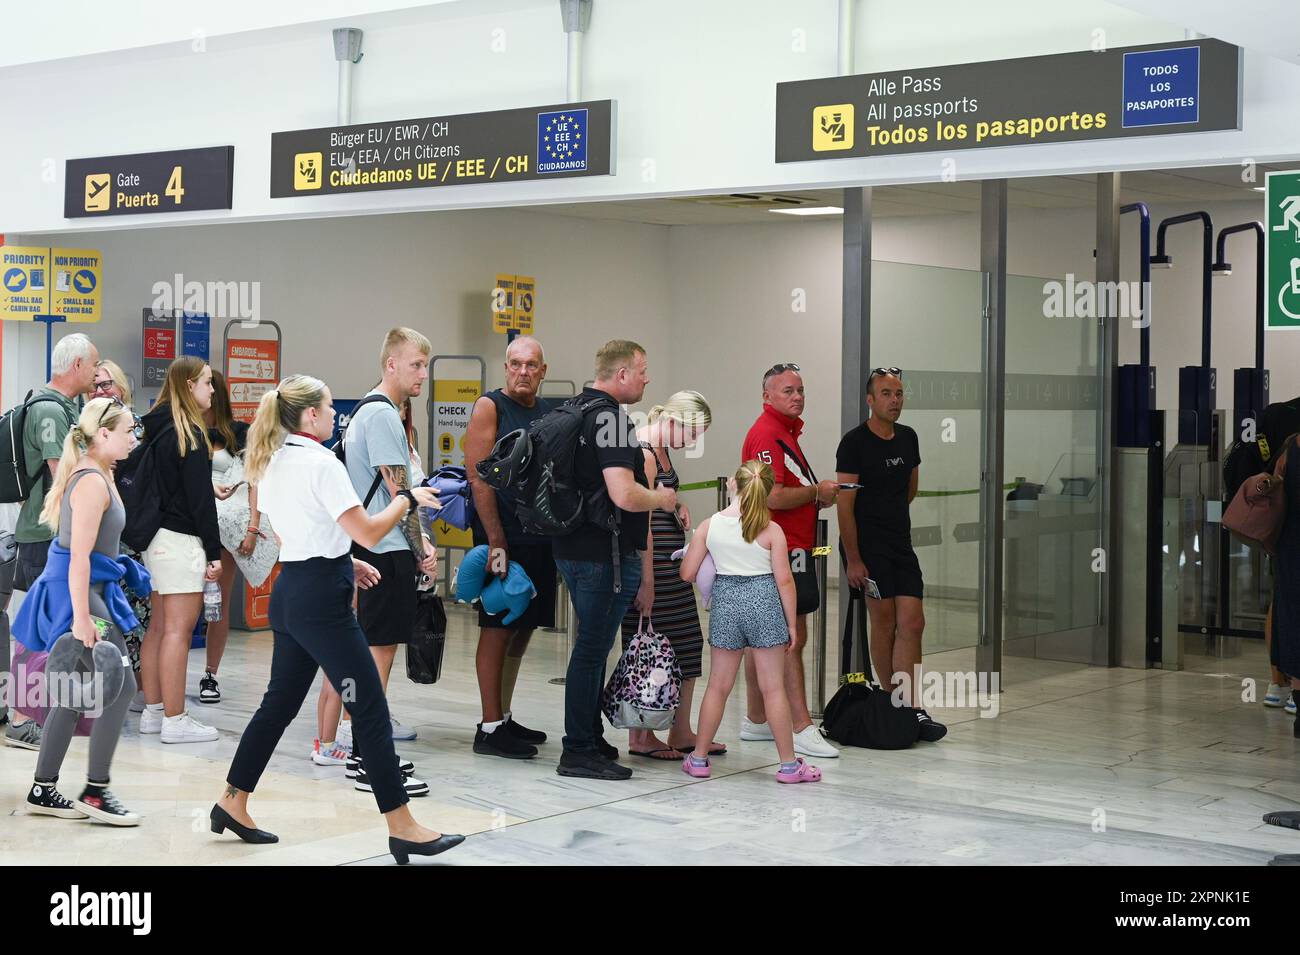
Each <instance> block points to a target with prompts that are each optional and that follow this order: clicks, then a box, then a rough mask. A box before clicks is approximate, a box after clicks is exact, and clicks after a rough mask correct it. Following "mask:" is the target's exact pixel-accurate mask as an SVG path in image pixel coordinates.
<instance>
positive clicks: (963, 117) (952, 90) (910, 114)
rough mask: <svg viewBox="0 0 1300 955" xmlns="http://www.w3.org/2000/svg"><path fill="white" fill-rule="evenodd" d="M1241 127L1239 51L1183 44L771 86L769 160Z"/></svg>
mask: <svg viewBox="0 0 1300 955" xmlns="http://www.w3.org/2000/svg"><path fill="white" fill-rule="evenodd" d="M1240 128H1241V52H1240V50H1238V48H1237V47H1235V46H1232V45H1230V44H1227V43H1223V42H1222V41H1220V40H1212V39H1201V40H1186V41H1183V42H1181V43H1163V44H1156V45H1151V46H1139V47H1128V48H1124V49H1115V50H1106V51H1102V52H1091V51H1089V52H1081V53H1061V54H1055V55H1051V56H1030V57H1024V58H1022V59H1015V60H995V61H991V62H987V63H963V64H960V65H957V66H935V67H926V68H923V69H915V70H896V71H894V72H890V73H863V74H859V75H855V76H837V77H831V78H828V79H819V80H800V81H798V82H792V83H778V84H777V87H776V161H777V162H806V161H808V160H816V159H848V158H860V157H864V156H890V155H897V154H901V153H923V152H951V151H953V150H958V149H980V148H985V147H989V146H1022V145H1026V144H1030V143H1061V142H1079V141H1085V140H1098V139H1120V138H1124V137H1128V136H1153V135H1160V134H1168V133H1195V132H1207V131H1210V130H1224V129H1240Z"/></svg>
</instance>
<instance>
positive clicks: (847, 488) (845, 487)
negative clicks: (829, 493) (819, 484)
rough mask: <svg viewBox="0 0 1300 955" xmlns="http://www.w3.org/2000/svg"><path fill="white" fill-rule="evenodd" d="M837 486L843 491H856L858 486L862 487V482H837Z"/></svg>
mask: <svg viewBox="0 0 1300 955" xmlns="http://www.w3.org/2000/svg"><path fill="white" fill-rule="evenodd" d="M835 486H836V487H837V488H839V489H840V490H841V491H856V490H857V489H858V488H860V487H862V485H861V484H836V485H835Z"/></svg>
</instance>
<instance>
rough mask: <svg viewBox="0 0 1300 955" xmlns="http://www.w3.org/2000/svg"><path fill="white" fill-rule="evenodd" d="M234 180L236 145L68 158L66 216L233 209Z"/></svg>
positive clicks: (64, 214) (65, 178)
mask: <svg viewBox="0 0 1300 955" xmlns="http://www.w3.org/2000/svg"><path fill="white" fill-rule="evenodd" d="M234 177H235V147H234V146H212V147H210V148H207V149H176V150H172V151H171V152H164V153H136V154H134V155H131V156H98V157H95V158H93V159H69V160H68V162H67V167H66V171H65V175H64V183H63V217H64V218H65V219H83V218H93V217H95V216H138V215H147V214H152V213H159V212H194V211H196V210H199V209H229V208H230V207H231V197H232V195H233V192H234V182H235V178H234Z"/></svg>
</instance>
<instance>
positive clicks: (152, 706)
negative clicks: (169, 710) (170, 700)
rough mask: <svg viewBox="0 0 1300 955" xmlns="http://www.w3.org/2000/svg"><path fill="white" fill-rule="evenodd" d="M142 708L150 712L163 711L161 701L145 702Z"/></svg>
mask: <svg viewBox="0 0 1300 955" xmlns="http://www.w3.org/2000/svg"><path fill="white" fill-rule="evenodd" d="M144 708H145V709H146V710H148V711H149V712H150V713H161V712H162V711H163V705H162V704H161V703H146V704H145V705H144Z"/></svg>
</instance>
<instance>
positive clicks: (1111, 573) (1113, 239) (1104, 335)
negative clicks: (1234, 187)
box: [1091, 172, 1151, 666]
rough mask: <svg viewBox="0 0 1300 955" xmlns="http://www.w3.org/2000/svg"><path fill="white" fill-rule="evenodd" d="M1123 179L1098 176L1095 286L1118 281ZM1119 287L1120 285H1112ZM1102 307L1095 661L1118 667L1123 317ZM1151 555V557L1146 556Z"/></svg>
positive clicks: (1147, 337)
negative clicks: (1102, 563)
mask: <svg viewBox="0 0 1300 955" xmlns="http://www.w3.org/2000/svg"><path fill="white" fill-rule="evenodd" d="M1119 190H1120V176H1119V173H1117V172H1112V173H1102V174H1100V175H1098V176H1097V266H1096V269H1097V287H1098V288H1115V287H1117V284H1118V282H1119V278H1120V266H1119V236H1120V232H1119V217H1120V214H1121V213H1122V211H1123V209H1132V208H1134V207H1132V206H1123V207H1121V206H1120V202H1119ZM1137 206H1138V208H1136V210H1135V211H1137V212H1138V213H1139V214H1140V215H1141V217H1142V221H1141V242H1142V254H1143V262H1142V270H1141V271H1142V278H1143V283H1144V284H1143V286H1142V289H1141V291H1140V292H1139V296H1140V298H1139V302H1140V305H1139V309H1140V312H1141V316H1142V320H1143V321H1142V324H1143V326H1144V327H1143V328H1142V364H1143V365H1144V366H1146V367H1148V368H1149V367H1150V362H1151V327H1150V326H1151V323H1150V320H1149V319H1150V312H1149V309H1150V308H1151V303H1150V302H1148V301H1146V298H1145V296H1146V284H1145V283H1146V282H1149V281H1150V277H1151V266H1150V251H1151V249H1150V246H1151V217H1150V214H1149V213H1148V212H1147V210H1146V207H1145V206H1144V205H1141V204H1140V203H1139V204H1137ZM1108 283H1116V284H1108ZM1098 301H1099V302H1101V303H1102V307H1103V309H1104V310H1105V311H1104V317H1103V318H1102V320H1101V327H1100V328H1099V329H1098V330H1097V339H1098V340H1097V362H1098V367H1099V369H1100V371H1101V395H1100V396H1099V397H1100V400H1099V401H1098V402H1097V439H1096V440H1097V444H1098V447H1099V451H1100V453H1099V454H1098V456H1097V466H1098V467H1097V470H1098V472H1099V473H1098V475H1097V477H1098V479H1099V481H1100V483H1101V488H1100V500H1101V508H1102V512H1101V515H1100V517H1101V525H1100V528H1099V530H1100V531H1101V534H1100V537H1101V540H1100V541H1099V544H1100V546H1101V549H1102V553H1103V554H1106V555H1107V558H1108V563H1107V565H1106V569H1107V573H1105V574H1103V575H1101V577H1102V581H1101V582H1100V583H1101V595H1100V596H1101V600H1100V608H1099V609H1100V611H1101V613H1100V615H1099V618H1098V622H1099V623H1100V624H1101V628H1102V629H1101V638H1102V639H1101V640H1100V641H1094V644H1093V649H1092V651H1091V659H1092V663H1093V664H1095V665H1099V666H1116V665H1117V664H1118V663H1119V660H1120V647H1121V645H1122V634H1121V633H1120V627H1119V620H1120V614H1119V608H1120V593H1121V589H1122V588H1121V583H1122V581H1121V579H1120V575H1119V574H1118V573H1116V572H1115V570H1116V568H1117V567H1119V566H1120V555H1119V547H1120V541H1121V540H1122V539H1123V537H1122V531H1123V521H1122V518H1123V515H1122V514H1121V513H1120V495H1119V486H1118V484H1117V482H1116V480H1115V478H1116V474H1117V473H1118V467H1119V449H1118V448H1117V447H1116V434H1115V431H1116V427H1115V421H1116V407H1115V406H1116V397H1117V392H1116V388H1117V386H1116V369H1117V368H1118V367H1119V322H1120V318H1121V316H1119V315H1112V314H1110V302H1109V300H1108V299H1107V297H1106V296H1098ZM1148 556H1149V555H1148Z"/></svg>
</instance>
